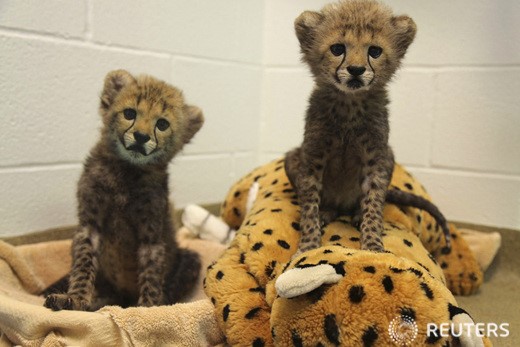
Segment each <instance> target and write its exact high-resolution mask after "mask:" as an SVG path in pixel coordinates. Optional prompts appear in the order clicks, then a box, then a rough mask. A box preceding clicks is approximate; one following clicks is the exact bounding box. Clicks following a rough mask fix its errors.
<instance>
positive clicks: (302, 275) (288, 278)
mask: <svg viewBox="0 0 520 347" xmlns="http://www.w3.org/2000/svg"><path fill="white" fill-rule="evenodd" d="M342 278H343V276H342V275H340V274H338V273H337V272H336V270H335V269H334V267H333V266H331V265H329V264H320V265H314V266H310V267H304V268H294V269H291V270H288V271H286V272H284V273H283V274H281V275H280V276H279V277H278V279H277V280H276V283H275V288H276V292H277V293H278V295H279V296H281V297H282V298H294V297H296V296H299V295H302V294H306V293H309V292H311V291H313V290H314V289H316V288H318V287H320V286H322V285H323V284H331V283H337V282H339V280H341V279H342Z"/></svg>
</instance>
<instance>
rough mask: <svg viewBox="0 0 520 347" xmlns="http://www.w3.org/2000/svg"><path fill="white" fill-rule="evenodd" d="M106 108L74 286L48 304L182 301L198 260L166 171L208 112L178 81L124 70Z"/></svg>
mask: <svg viewBox="0 0 520 347" xmlns="http://www.w3.org/2000/svg"><path fill="white" fill-rule="evenodd" d="M100 114H101V117H102V120H103V127H102V130H101V138H100V140H99V142H98V143H97V145H96V146H95V147H94V148H93V149H92V150H91V152H90V155H89V156H88V158H87V160H86V162H85V164H84V169H83V174H82V175H81V178H80V180H79V184H78V190H77V197H78V217H79V228H78V230H77V231H76V233H75V235H74V239H73V243H72V258H73V264H72V269H71V271H70V273H69V275H68V290H67V292H66V293H65V294H50V295H49V296H47V298H46V301H45V306H46V307H49V308H51V309H53V310H61V309H66V310H95V309H97V308H99V307H101V306H103V305H107V304H112V305H113V304H115V305H121V306H124V307H126V306H134V305H138V306H153V305H161V304H171V303H174V302H176V301H178V300H179V298H180V297H182V296H183V295H184V294H186V293H187V291H188V290H190V289H191V288H192V286H193V285H194V284H195V282H196V280H197V278H198V275H199V272H200V259H199V258H198V255H197V254H196V253H194V252H191V251H188V250H186V249H182V248H179V247H178V245H177V243H176V240H175V230H174V226H173V223H172V219H171V212H170V211H171V208H172V206H171V205H170V203H169V200H168V172H167V168H168V163H169V162H170V160H171V159H172V158H173V157H174V156H175V154H177V153H178V152H179V151H180V150H181V149H182V147H183V146H184V145H185V144H186V143H188V142H189V141H190V139H191V138H192V137H193V136H194V135H195V133H196V132H197V131H198V130H199V129H200V127H201V126H202V123H203V122H204V119H203V116H202V112H201V110H200V109H199V108H197V107H195V106H190V105H187V104H185V103H184V98H183V95H182V92H181V91H180V90H178V89H177V88H174V87H172V86H170V85H168V84H166V83H164V82H162V81H159V80H156V79H154V78H153V77H150V76H139V77H137V78H134V77H133V76H132V75H130V74H129V73H128V72H126V71H124V70H117V71H112V72H110V73H109V74H108V75H107V76H106V78H105V83H104V89H103V92H102V94H101V105H100Z"/></svg>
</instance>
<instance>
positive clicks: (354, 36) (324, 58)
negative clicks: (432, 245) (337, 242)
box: [285, 0, 449, 254]
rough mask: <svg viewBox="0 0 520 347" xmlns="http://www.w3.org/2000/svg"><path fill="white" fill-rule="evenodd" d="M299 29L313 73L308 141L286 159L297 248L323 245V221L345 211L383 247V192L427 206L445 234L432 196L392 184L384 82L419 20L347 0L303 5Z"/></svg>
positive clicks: (366, 239) (373, 244) (369, 243)
mask: <svg viewBox="0 0 520 347" xmlns="http://www.w3.org/2000/svg"><path fill="white" fill-rule="evenodd" d="M295 29H296V35H297V37H298V40H299V42H300V47H301V53H302V60H303V61H304V62H305V63H307V64H308V65H309V67H310V70H311V72H312V75H313V77H314V81H315V88H314V90H313V92H312V95H311V97H310V101H309V106H308V109H307V113H306V117H305V131H304V139H303V143H302V145H301V146H300V147H298V148H296V149H294V150H292V151H290V152H288V153H287V155H286V162H285V166H286V171H287V175H288V177H289V179H290V181H291V183H292V184H293V186H294V187H295V190H296V192H297V194H298V197H299V204H300V207H301V220H300V224H301V231H302V235H301V240H300V245H299V250H298V253H297V254H299V253H301V252H304V251H307V250H310V249H313V248H316V247H318V246H319V244H320V239H321V230H320V229H321V226H322V224H326V223H329V222H330V221H332V220H333V219H335V218H336V217H337V215H338V214H339V213H344V214H350V215H354V216H356V217H357V218H355V219H358V220H359V222H360V225H359V228H360V231H361V249H364V250H372V251H376V252H382V251H384V248H383V242H382V239H381V233H382V229H383V206H384V203H385V200H386V201H391V202H393V203H398V204H407V205H411V206H415V207H420V208H425V209H426V210H428V211H429V212H430V213H431V214H432V215H433V216H434V217H435V218H436V219H437V222H438V223H439V224H440V225H441V226H442V228H443V229H444V232H445V234H446V232H447V231H448V229H447V226H446V221H445V220H444V217H443V216H442V215H441V214H440V212H439V211H438V209H437V208H436V207H435V206H434V205H433V204H432V203H430V202H428V201H427V200H425V199H422V198H420V197H418V196H415V195H412V194H409V193H405V192H401V191H398V190H389V191H388V192H387V187H388V184H389V182H390V178H391V175H392V171H393V167H394V157H393V153H392V150H391V148H390V146H389V144H388V135H389V125H388V109H387V105H388V96H387V91H386V84H387V83H388V81H389V80H390V79H391V77H392V76H393V74H394V72H395V71H396V70H397V68H398V67H399V65H400V62H401V60H402V58H403V57H404V55H405V53H406V50H407V48H408V46H409V45H410V43H412V41H413V39H414V37H415V32H416V26H415V23H414V22H413V20H412V19H411V18H409V17H407V16H394V15H392V12H391V10H390V9H389V8H388V7H387V6H385V5H383V4H380V3H378V2H376V1H371V0H363V1H360V0H347V1H340V2H338V3H333V4H329V5H327V6H325V7H324V8H323V9H322V10H321V12H311V11H306V12H303V13H302V14H301V15H300V16H299V17H298V18H297V19H296V21H295ZM320 219H321V223H322V224H320ZM448 235H449V234H448ZM448 235H446V236H448ZM447 241H448V239H447Z"/></svg>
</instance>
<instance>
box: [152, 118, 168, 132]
mask: <svg viewBox="0 0 520 347" xmlns="http://www.w3.org/2000/svg"><path fill="white" fill-rule="evenodd" d="M155 126H156V127H157V129H159V130H160V131H165V130H166V129H168V128H169V127H170V122H168V121H167V120H166V119H164V118H161V119H159V120H158V121H157V123H156V124H155Z"/></svg>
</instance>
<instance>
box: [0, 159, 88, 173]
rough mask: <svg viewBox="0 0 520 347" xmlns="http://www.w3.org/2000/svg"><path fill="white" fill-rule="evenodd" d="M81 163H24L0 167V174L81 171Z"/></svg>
mask: <svg viewBox="0 0 520 347" xmlns="http://www.w3.org/2000/svg"><path fill="white" fill-rule="evenodd" d="M82 167H83V163H81V162H55V163H30V164H29V163H24V164H20V165H6V166H0V174H2V173H10V172H38V171H49V170H63V169H66V170H67V169H81V168H82Z"/></svg>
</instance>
